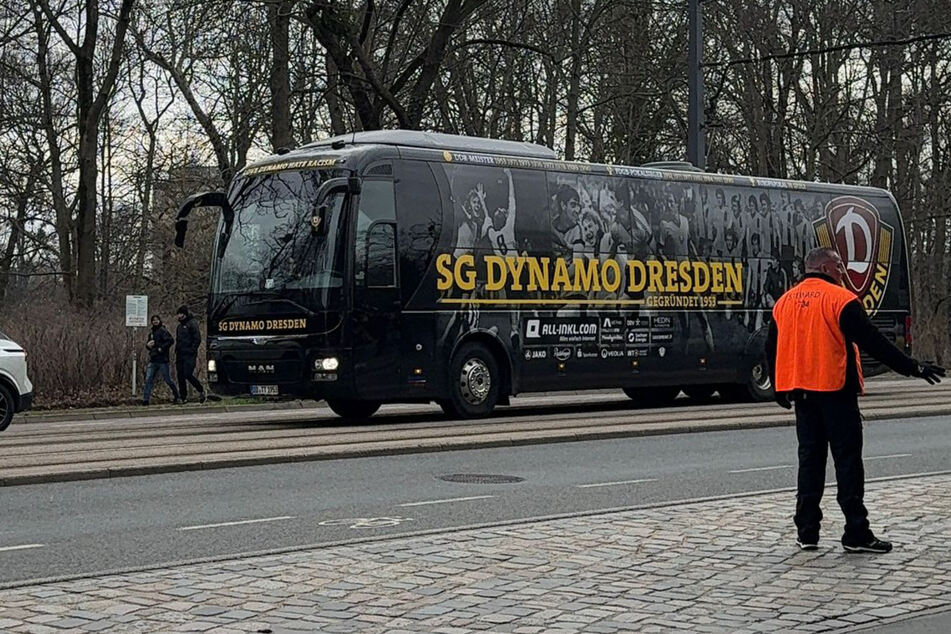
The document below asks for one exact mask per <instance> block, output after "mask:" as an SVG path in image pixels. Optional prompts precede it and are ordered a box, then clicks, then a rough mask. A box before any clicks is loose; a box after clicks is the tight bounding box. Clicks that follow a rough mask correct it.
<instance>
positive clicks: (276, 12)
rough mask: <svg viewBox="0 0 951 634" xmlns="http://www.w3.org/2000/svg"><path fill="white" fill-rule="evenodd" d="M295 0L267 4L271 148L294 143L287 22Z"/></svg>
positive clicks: (289, 145) (272, 1)
mask: <svg viewBox="0 0 951 634" xmlns="http://www.w3.org/2000/svg"><path fill="white" fill-rule="evenodd" d="M295 3H296V0H271V1H270V2H269V3H268V6H267V18H268V28H269V31H270V34H271V55H272V66H271V145H272V147H273V148H274V150H279V149H281V148H288V149H289V148H292V147H294V146H295V145H296V142H295V140H294V134H293V131H292V130H291V71H290V59H291V57H290V25H291V11H292V10H293V9H294V4H295Z"/></svg>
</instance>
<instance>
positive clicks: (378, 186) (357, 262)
mask: <svg viewBox="0 0 951 634" xmlns="http://www.w3.org/2000/svg"><path fill="white" fill-rule="evenodd" d="M380 221H383V222H393V223H395V222H396V205H395V204H394V194H393V181H390V180H373V179H367V180H364V181H363V187H362V189H361V191H360V207H359V209H358V210H357V227H356V236H355V242H354V246H355V249H354V255H355V258H354V268H355V271H354V278H355V279H356V282H357V284H358V285H364V284H368V282H367V274H368V271H367V261H368V257H367V256H368V253H367V245H368V234H367V232H368V231H369V230H370V228H371V227H372V226H373V224H374V223H376V222H380ZM391 285H392V284H384V286H391Z"/></svg>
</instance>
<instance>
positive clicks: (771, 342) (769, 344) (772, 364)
mask: <svg viewBox="0 0 951 634" xmlns="http://www.w3.org/2000/svg"><path fill="white" fill-rule="evenodd" d="M778 339H779V330H778V329H777V328H776V320H775V319H771V320H770V322H769V331H768V332H767V333H766V364H767V365H768V366H769V381H770V385H776V341H777V340H778Z"/></svg>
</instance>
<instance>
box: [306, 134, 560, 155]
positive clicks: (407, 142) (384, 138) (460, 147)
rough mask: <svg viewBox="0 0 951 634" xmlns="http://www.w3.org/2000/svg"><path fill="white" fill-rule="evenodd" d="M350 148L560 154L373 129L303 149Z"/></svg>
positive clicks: (504, 143)
mask: <svg viewBox="0 0 951 634" xmlns="http://www.w3.org/2000/svg"><path fill="white" fill-rule="evenodd" d="M347 145H398V146H402V147H415V148H423V149H427V150H453V151H456V152H478V153H480V154H503V155H506V156H524V157H531V158H541V159H549V160H555V159H557V158H558V155H557V154H555V151H554V150H552V149H551V148H547V147H545V146H544V145H536V144H535V143H524V142H522V141H504V140H499V139H485V138H482V137H475V136H463V135H460V134H443V133H441V132H419V131H417V130H372V131H369V132H353V133H350V134H343V135H340V136H335V137H331V138H329V139H324V140H322V141H315V142H313V143H308V144H307V145H305V146H303V148H301V149H311V148H325V147H329V148H332V149H342V148H343V147H345V146H347Z"/></svg>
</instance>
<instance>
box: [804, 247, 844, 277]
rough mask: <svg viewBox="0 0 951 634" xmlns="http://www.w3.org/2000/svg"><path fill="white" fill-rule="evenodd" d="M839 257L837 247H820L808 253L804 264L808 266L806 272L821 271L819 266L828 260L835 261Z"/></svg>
mask: <svg viewBox="0 0 951 634" xmlns="http://www.w3.org/2000/svg"><path fill="white" fill-rule="evenodd" d="M838 258H839V254H838V253H836V252H835V249H830V248H829V247H819V248H817V249H813V250H812V251H810V252H809V253H807V254H806V257H805V259H804V260H803V265H804V266H805V267H806V273H819V272H820V271H819V268H820V267H821V266H822V265H823V264H826V263H827V262H834V261H835V260H836V259H838Z"/></svg>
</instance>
